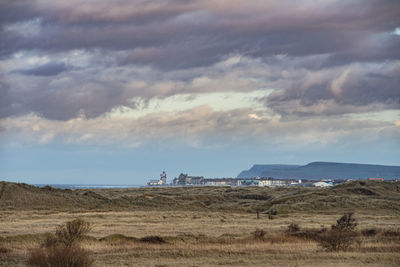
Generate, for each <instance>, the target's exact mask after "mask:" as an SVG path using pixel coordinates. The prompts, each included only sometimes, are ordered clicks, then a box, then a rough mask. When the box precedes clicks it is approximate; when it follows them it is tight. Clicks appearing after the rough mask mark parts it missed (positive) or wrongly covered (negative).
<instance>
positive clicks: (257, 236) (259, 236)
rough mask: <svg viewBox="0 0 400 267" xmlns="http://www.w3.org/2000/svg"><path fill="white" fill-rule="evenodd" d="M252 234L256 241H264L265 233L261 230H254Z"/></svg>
mask: <svg viewBox="0 0 400 267" xmlns="http://www.w3.org/2000/svg"><path fill="white" fill-rule="evenodd" d="M252 234H253V237H254V239H256V240H264V239H265V235H266V234H267V232H265V231H264V230H263V229H256V230H255V231H254V232H253V233H252Z"/></svg>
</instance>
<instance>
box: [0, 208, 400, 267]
mask: <svg viewBox="0 0 400 267" xmlns="http://www.w3.org/2000/svg"><path fill="white" fill-rule="evenodd" d="M77 217H79V218H84V219H85V220H87V221H89V222H91V223H92V224H93V230H92V232H91V236H92V237H91V238H86V239H85V240H84V241H83V243H82V246H83V248H84V249H86V250H88V251H92V252H93V258H94V260H95V264H94V265H95V266H112V265H114V266H121V265H132V264H135V265H137V266H156V265H160V266H182V265H186V266H219V265H236V266H243V265H248V266H249V265H252V266H265V265H284V266H296V265H298V266H304V265H308V266H320V265H324V266H333V265H338V266H350V265H352V266H365V265H366V266H368V265H369V266H396V265H398V264H399V263H400V253H399V252H400V238H399V237H400V234H399V235H397V233H399V231H398V230H397V227H398V226H399V225H398V222H399V218H396V217H395V216H384V217H380V216H372V215H368V214H364V215H359V216H358V215H357V218H358V222H359V226H358V227H359V228H360V229H361V230H360V232H361V231H362V229H368V228H369V227H371V225H373V224H374V222H378V223H375V224H378V225H380V226H381V227H380V228H376V229H377V234H376V235H375V236H362V237H361V239H362V240H361V241H362V242H361V244H362V245H361V246H359V247H354V248H352V249H350V250H349V251H347V252H325V251H323V250H322V249H321V248H320V247H319V246H318V244H317V242H315V241H314V240H312V239H309V238H303V237H301V236H300V237H299V236H295V235H294V236H291V235H288V233H287V227H288V225H289V224H290V223H291V222H293V221H295V222H296V223H297V224H298V225H299V226H300V232H301V231H306V230H307V229H316V230H318V229H321V225H324V226H326V227H327V226H329V225H331V224H332V223H334V222H335V221H336V220H337V218H338V217H340V214H335V215H315V214H314V215H312V216H311V215H307V214H301V213H298V214H292V215H291V216H285V217H279V216H277V218H276V219H274V220H269V219H268V216H267V215H265V214H263V215H261V218H260V219H257V218H256V216H255V214H248V213H223V212H210V213H207V212H188V211H177V212H160V211H151V212H144V211H140V212H139V211H137V212H112V211H111V212H83V213H51V214H48V213H42V212H14V213H9V214H8V215H7V216H2V217H0V225H4V226H7V227H6V228H7V233H6V234H4V233H3V236H4V237H3V238H2V239H1V241H0V246H2V247H7V248H8V249H10V250H11V251H12V253H8V256H7V257H3V258H1V259H0V265H2V263H3V264H5V265H7V264H8V265H15V264H22V263H23V262H24V261H25V260H26V257H27V253H28V251H30V250H31V249H32V248H34V247H37V246H38V244H40V243H41V242H43V240H44V239H45V238H46V235H45V233H46V232H53V231H54V229H55V227H56V225H58V224H61V223H64V222H65V221H68V220H71V219H73V218H77ZM221 219H223V220H224V222H222V221H221ZM14 220H15V222H19V223H15V224H14V223H9V222H10V221H14ZM21 220H22V222H20V221H21ZM23 225H24V226H25V227H26V228H28V227H32V230H31V233H32V234H31V235H26V231H27V229H26V228H24V229H22V226H23ZM256 229H260V230H263V231H265V232H266V234H265V235H264V238H263V239H262V240H255V238H254V236H253V234H252V233H253V232H254V231H255V230H256ZM151 235H153V236H154V235H157V236H160V237H162V238H163V239H164V240H165V243H160V244H154V243H146V242H141V241H140V238H143V237H145V236H151ZM11 263H12V264H11Z"/></svg>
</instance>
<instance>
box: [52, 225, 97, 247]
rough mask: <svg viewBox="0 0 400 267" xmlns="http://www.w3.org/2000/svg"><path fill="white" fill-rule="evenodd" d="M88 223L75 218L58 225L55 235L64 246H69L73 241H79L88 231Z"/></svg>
mask: <svg viewBox="0 0 400 267" xmlns="http://www.w3.org/2000/svg"><path fill="white" fill-rule="evenodd" d="M90 229H91V227H90V223H89V222H87V221H85V220H82V219H75V220H73V221H69V222H66V223H65V224H63V225H60V226H58V227H57V229H56V236H57V239H58V240H59V242H60V243H63V244H64V246H66V247H71V246H72V245H73V244H74V243H75V242H77V241H80V240H81V239H82V237H83V236H84V235H85V234H87V233H88V232H89V231H90Z"/></svg>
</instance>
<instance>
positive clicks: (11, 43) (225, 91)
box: [0, 0, 400, 184]
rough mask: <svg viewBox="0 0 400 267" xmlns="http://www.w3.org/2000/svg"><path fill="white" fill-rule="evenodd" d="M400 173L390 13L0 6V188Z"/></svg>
mask: <svg viewBox="0 0 400 267" xmlns="http://www.w3.org/2000/svg"><path fill="white" fill-rule="evenodd" d="M310 161H339V162H360V163H377V164H386V165H399V164H400V1H398V0H343V1H341V0H312V1H311V0H298V1H275V0H262V1H259V0H249V1H243V0H240V1H239V0H229V1H228V0H212V1H209V0H179V1H178V0H164V1H161V0H152V1H148V0H116V1H109V0H89V1H82V0H68V1H65V0H2V1H1V2H0V180H2V179H5V180H10V181H21V182H28V183H110V184H116V183H124V184H144V183H145V182H146V180H147V179H149V178H151V177H156V176H157V175H158V174H159V173H160V172H161V171H162V170H166V171H167V174H168V175H169V178H172V177H174V176H177V175H178V174H179V173H180V172H188V173H189V174H193V175H204V176H207V177H222V176H225V177H230V176H236V175H237V174H238V173H239V171H241V170H242V169H246V168H249V167H250V166H251V165H252V164H254V163H298V164H303V163H307V162H310Z"/></svg>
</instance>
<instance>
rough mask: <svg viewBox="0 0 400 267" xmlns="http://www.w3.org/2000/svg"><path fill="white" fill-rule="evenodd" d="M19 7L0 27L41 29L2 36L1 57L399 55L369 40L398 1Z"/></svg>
mask: <svg viewBox="0 0 400 267" xmlns="http://www.w3.org/2000/svg"><path fill="white" fill-rule="evenodd" d="M18 2H19V1H18ZM19 3H20V4H19V5H18V4H14V3H13V2H12V1H6V3H5V4H3V7H4V11H3V12H4V13H7V16H6V17H5V18H3V21H2V23H3V25H5V24H7V23H8V24H10V23H15V22H18V21H23V20H27V19H29V18H37V17H38V18H41V21H42V22H41V23H42V24H41V26H42V31H41V33H40V34H39V35H37V36H29V37H26V36H25V37H23V36H20V37H19V38H15V36H13V33H6V32H4V31H3V32H2V35H4V40H5V42H4V44H3V47H2V48H1V49H2V51H1V52H2V54H7V53H11V52H12V51H13V50H14V51H15V50H21V49H24V50H31V49H41V50H44V51H64V50H70V49H92V48H102V49H111V50H131V51H132V52H133V53H135V49H143V48H148V49H149V48H151V49H153V50H154V51H156V52H155V53H153V56H151V55H150V54H148V55H147V56H146V59H145V60H144V59H143V57H139V56H131V57H128V58H127V59H126V60H125V61H124V62H125V63H126V62H127V61H128V62H132V63H151V64H152V65H154V66H158V67H163V68H167V69H170V68H174V67H175V68H185V67H192V66H202V65H209V64H212V63H215V62H217V61H218V60H220V59H221V58H222V57H223V56H224V55H227V54H230V53H245V54H247V55H252V56H254V57H265V56H270V55H274V54H289V55H292V56H301V55H311V54H323V53H330V54H332V60H333V61H335V62H341V61H347V62H348V61H349V60H361V61H369V60H384V59H388V58H390V59H393V58H399V57H400V56H399V53H398V52H397V51H398V50H399V48H400V41H399V38H395V37H393V38H386V39H385V38H378V39H379V40H373V39H374V37H376V35H377V34H380V33H384V32H385V33H388V32H390V31H392V30H394V28H395V27H398V26H399V25H400V16H399V12H398V10H400V3H399V2H398V1H389V0H384V1H377V0H367V1H334V2H329V3H323V2H318V3H311V2H302V1H300V2H297V3H296V4H294V3H284V2H283V3H276V2H274V1H263V2H257V1H254V2H252V1H250V2H249V3H248V4H244V3H239V2H234V3H232V4H231V3H230V4H228V3H225V2H221V3H218V2H216V3H214V1H174V0H170V1H152V2H147V1H117V3H111V2H109V1H95V2H90V1H89V2H88V3H85V4H83V3H81V2H80V1H71V2H68V3H65V1H52V3H51V4H48V2H47V1H29V4H26V2H24V1H22V2H19ZM25 4H26V5H25ZM361 6H362V8H361ZM10 13H11V15H10ZM12 14H15V16H13V15H12ZM380 48H385V49H380ZM181 55H183V56H181ZM189 55H191V57H190V58H188V56H189Z"/></svg>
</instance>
